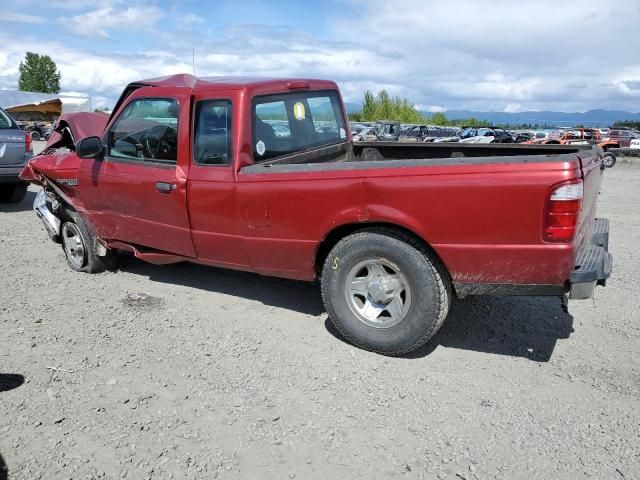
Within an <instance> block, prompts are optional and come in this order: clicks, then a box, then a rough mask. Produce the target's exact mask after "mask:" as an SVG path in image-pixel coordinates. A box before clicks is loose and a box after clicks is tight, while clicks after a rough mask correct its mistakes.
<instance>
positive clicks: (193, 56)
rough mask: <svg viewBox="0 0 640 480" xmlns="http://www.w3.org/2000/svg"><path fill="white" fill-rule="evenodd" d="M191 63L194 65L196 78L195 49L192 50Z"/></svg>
mask: <svg viewBox="0 0 640 480" xmlns="http://www.w3.org/2000/svg"><path fill="white" fill-rule="evenodd" d="M191 62H192V64H193V76H194V77H195V76H196V49H195V47H193V48H192V49H191Z"/></svg>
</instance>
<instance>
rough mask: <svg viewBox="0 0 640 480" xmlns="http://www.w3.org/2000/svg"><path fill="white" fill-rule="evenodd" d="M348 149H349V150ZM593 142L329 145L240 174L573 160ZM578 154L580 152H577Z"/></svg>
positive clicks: (593, 149)
mask: <svg viewBox="0 0 640 480" xmlns="http://www.w3.org/2000/svg"><path fill="white" fill-rule="evenodd" d="M349 148H351V150H349ZM598 150H599V147H594V146H592V145H519V144H488V145H487V144H469V143H438V144H433V143H422V144H411V143H398V142H359V143H356V144H353V147H350V146H345V145H335V146H329V147H326V148H324V149H322V151H320V152H318V151H314V152H310V153H309V154H308V155H305V154H302V155H301V154H297V155H295V156H293V157H281V158H279V159H277V160H272V161H268V162H263V163H258V164H255V165H251V166H248V167H245V168H243V169H242V173H268V172H273V173H285V172H305V171H331V170H360V169H370V168H375V169H381V168H402V167H422V166H445V165H446V166H453V165H485V164H515V163H522V164H526V163H546V162H553V163H561V162H572V161H575V160H576V157H577V156H579V157H585V156H589V155H593V154H594V153H596V152H598ZM577 153H580V155H576V154H577Z"/></svg>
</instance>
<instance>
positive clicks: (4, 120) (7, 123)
mask: <svg viewBox="0 0 640 480" xmlns="http://www.w3.org/2000/svg"><path fill="white" fill-rule="evenodd" d="M0 128H4V129H7V128H15V127H14V126H13V120H11V117H10V116H9V114H8V113H7V112H5V111H4V110H2V109H1V108H0Z"/></svg>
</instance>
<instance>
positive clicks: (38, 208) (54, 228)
mask: <svg viewBox="0 0 640 480" xmlns="http://www.w3.org/2000/svg"><path fill="white" fill-rule="evenodd" d="M60 208H61V204H60V201H59V200H58V198H57V196H56V195H55V194H53V193H51V192H48V191H47V190H46V189H44V188H43V189H42V190H40V191H39V192H38V194H37V195H36V198H35V200H34V201H33V210H34V211H35V212H36V215H38V218H40V220H42V223H43V224H44V226H45V228H46V230H47V233H48V234H49V238H51V240H53V241H54V242H56V243H60V226H61V225H62V221H61V220H60V218H59V217H58V216H57V215H56V213H57V212H58V211H59V210H60Z"/></svg>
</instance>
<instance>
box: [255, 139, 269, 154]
mask: <svg viewBox="0 0 640 480" xmlns="http://www.w3.org/2000/svg"><path fill="white" fill-rule="evenodd" d="M266 151H267V148H266V147H265V146H264V142H263V141H262V140H258V143H256V152H257V153H258V155H260V156H262V155H264V152H266Z"/></svg>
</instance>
